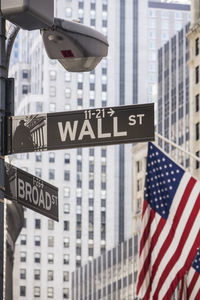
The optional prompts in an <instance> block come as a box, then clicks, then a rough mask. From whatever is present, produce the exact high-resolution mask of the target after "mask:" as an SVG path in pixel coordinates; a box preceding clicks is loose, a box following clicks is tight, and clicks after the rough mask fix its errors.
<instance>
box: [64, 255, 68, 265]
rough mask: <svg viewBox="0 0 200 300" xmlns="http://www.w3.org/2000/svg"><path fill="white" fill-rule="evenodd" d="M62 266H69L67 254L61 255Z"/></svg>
mask: <svg viewBox="0 0 200 300" xmlns="http://www.w3.org/2000/svg"><path fill="white" fill-rule="evenodd" d="M63 264H64V265H68V264H69V254H64V255H63Z"/></svg>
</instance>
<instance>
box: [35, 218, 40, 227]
mask: <svg viewBox="0 0 200 300" xmlns="http://www.w3.org/2000/svg"><path fill="white" fill-rule="evenodd" d="M40 228H41V220H40V219H35V229H40Z"/></svg>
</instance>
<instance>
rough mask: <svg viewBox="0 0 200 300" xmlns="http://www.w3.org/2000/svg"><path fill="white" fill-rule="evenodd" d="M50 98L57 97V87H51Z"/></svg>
mask: <svg viewBox="0 0 200 300" xmlns="http://www.w3.org/2000/svg"><path fill="white" fill-rule="evenodd" d="M49 96H50V97H55V96H56V87H55V86H50V87H49Z"/></svg>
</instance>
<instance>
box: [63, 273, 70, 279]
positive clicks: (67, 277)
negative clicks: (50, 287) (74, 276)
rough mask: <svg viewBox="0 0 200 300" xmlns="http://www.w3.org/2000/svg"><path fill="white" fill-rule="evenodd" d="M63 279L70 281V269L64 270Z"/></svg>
mask: <svg viewBox="0 0 200 300" xmlns="http://www.w3.org/2000/svg"><path fill="white" fill-rule="evenodd" d="M63 281H69V272H68V271H64V272H63Z"/></svg>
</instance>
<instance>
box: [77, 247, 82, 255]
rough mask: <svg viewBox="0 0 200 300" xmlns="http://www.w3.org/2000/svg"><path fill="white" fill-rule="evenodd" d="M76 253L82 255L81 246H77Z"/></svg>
mask: <svg viewBox="0 0 200 300" xmlns="http://www.w3.org/2000/svg"><path fill="white" fill-rule="evenodd" d="M76 255H78V256H81V247H76Z"/></svg>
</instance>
